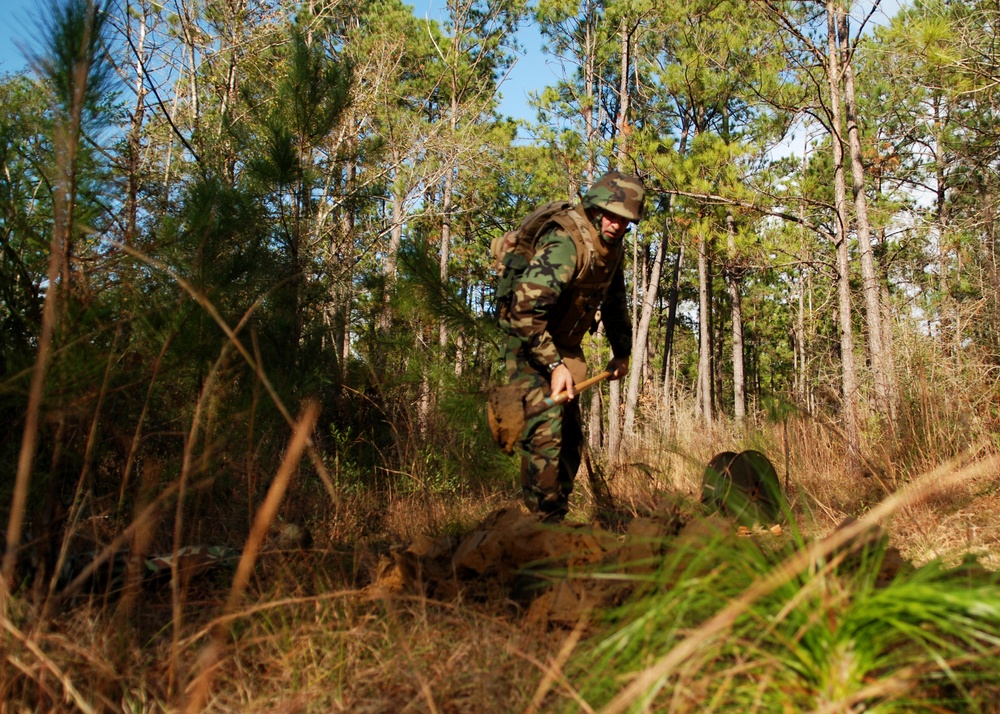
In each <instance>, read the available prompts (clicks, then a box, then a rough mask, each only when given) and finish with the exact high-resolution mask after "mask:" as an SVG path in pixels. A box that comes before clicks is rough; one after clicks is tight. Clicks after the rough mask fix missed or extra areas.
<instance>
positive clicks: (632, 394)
mask: <svg viewBox="0 0 1000 714" xmlns="http://www.w3.org/2000/svg"><path fill="white" fill-rule="evenodd" d="M664 215H665V216H666V218H665V221H667V220H669V215H670V207H669V203H668V205H667V210H666V212H665V214H664ZM666 237H667V229H666V226H664V230H663V241H661V242H660V247H659V248H658V249H657V251H656V254H655V255H654V256H653V267H652V269H651V270H650V274H649V283H648V286H647V288H646V291H645V293H644V294H643V299H642V314H641V315H640V317H639V326H638V329H637V330H636V331H635V339H634V340H633V343H632V344H633V345H634V350H633V352H632V362H631V364H630V365H629V377H628V391H627V394H626V397H625V423H624V425H623V426H624V431H625V433H626V434H629V433H631V432H632V429H633V428H634V427H635V412H636V405H637V404H638V403H639V388H640V387H641V386H642V372H643V365H644V364H645V361H646V345H647V344H648V339H649V325H650V323H651V322H652V320H653V308H654V306H655V305H656V295H657V292H658V289H659V285H660V272H661V270H662V268H663V254H664V252H666Z"/></svg>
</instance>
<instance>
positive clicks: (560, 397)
mask: <svg viewBox="0 0 1000 714" xmlns="http://www.w3.org/2000/svg"><path fill="white" fill-rule="evenodd" d="M610 376H611V372H609V371H607V370H605V371H603V372H601V373H600V374H595V375H594V376H593V377H591V378H590V379H585V380H583V381H582V382H580V383H579V384H577V385H576V393H577V394H580V393H582V392H585V391H586V390H587V389H589V388H590V387H593V386H594V385H595V384H597V383H598V382H603V381H604V380H605V379H607V378H608V377H610ZM568 401H569V392H565V391H563V392H559V394H553V395H552V396H551V397H546V398H545V399H543V400H542V401H541V402H539V403H538V404H536V405H535V406H533V407H531V408H530V409H528V410H527V412H526V413H525V415H524V417H525V419H530V418H531V417H536V416H538V415H539V414H541V413H542V412H544V411H545V410H546V409H551V408H552V407H554V406H556V405H557V404H565V403H566V402H568Z"/></svg>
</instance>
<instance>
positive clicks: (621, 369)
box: [608, 357, 628, 380]
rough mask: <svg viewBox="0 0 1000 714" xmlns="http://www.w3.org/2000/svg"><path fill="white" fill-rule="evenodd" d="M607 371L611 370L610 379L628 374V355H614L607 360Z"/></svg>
mask: <svg viewBox="0 0 1000 714" xmlns="http://www.w3.org/2000/svg"><path fill="white" fill-rule="evenodd" d="M608 371H609V372H611V379H612V380H615V379H621V378H622V377H624V376H625V375H626V374H628V357H615V358H614V359H612V360H611V361H610V362H608Z"/></svg>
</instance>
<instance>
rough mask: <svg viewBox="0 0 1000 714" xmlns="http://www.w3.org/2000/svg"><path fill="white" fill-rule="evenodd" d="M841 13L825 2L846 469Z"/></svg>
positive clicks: (851, 452) (854, 439)
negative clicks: (839, 17)
mask: <svg viewBox="0 0 1000 714" xmlns="http://www.w3.org/2000/svg"><path fill="white" fill-rule="evenodd" d="M838 12H843V10H842V9H840V8H838V7H837V6H835V5H834V0H827V3H826V16H827V17H826V21H827V65H826V72H827V81H828V83H829V86H830V107H829V119H830V133H831V139H832V141H831V144H832V147H833V181H834V209H835V213H836V215H835V222H836V227H835V241H836V246H837V297H838V315H839V321H840V360H841V390H842V395H841V418H842V420H843V429H844V439H845V442H846V444H845V445H846V447H847V454H848V459H849V464H848V465H849V468H851V469H852V470H853V469H854V468H856V466H857V464H858V459H859V456H860V445H861V444H860V435H859V431H858V415H857V399H858V397H857V376H856V374H855V369H854V328H853V327H852V325H851V284H850V261H849V256H848V251H847V183H846V179H845V176H844V144H843V132H842V123H841V116H840V61H839V52H838V47H837V24H836V22H837V13H838Z"/></svg>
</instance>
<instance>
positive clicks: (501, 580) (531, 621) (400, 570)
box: [367, 505, 906, 627]
mask: <svg viewBox="0 0 1000 714" xmlns="http://www.w3.org/2000/svg"><path fill="white" fill-rule="evenodd" d="M850 522H851V519H848V520H847V521H845V522H844V523H843V524H841V526H840V527H841V528H843V527H845V526H847V525H848V524H849V523H850ZM741 537H750V538H754V539H755V540H758V541H759V543H760V545H761V547H768V548H773V549H775V550H782V549H784V548H785V547H787V546H791V542H790V541H788V542H786V541H787V539H786V538H785V536H784V535H783V534H782V530H781V527H780V526H774V527H773V528H771V529H769V530H758V531H751V530H750V529H748V528H746V527H743V526H739V527H737V526H735V525H734V524H733V522H731V521H729V520H727V519H725V518H722V517H719V516H707V517H706V516H703V515H700V514H698V515H694V514H690V513H682V512H681V511H680V510H679V509H678V508H677V507H676V506H672V505H664V506H662V507H661V508H660V509H658V510H657V511H656V512H655V513H653V514H651V515H649V516H646V517H639V518H634V519H633V520H632V521H631V522H630V524H629V527H628V531H627V532H626V533H625V534H623V535H618V534H615V533H611V532H609V531H607V530H604V529H603V528H601V527H600V526H597V525H592V524H561V525H550V524H547V523H544V522H543V521H541V520H540V519H539V517H538V516H537V515H533V514H529V513H526V512H525V511H524V510H523V509H521V508H503V509H500V510H498V511H495V512H493V513H491V514H490V515H489V516H487V517H486V518H485V519H484V520H483V521H482V522H481V523H480V524H479V525H478V526H476V527H475V528H474V529H472V530H471V531H470V532H469V533H466V534H464V535H462V536H450V537H442V538H437V539H432V538H426V537H422V538H418V539H417V540H416V541H414V542H413V543H412V544H410V545H409V546H407V547H397V548H393V549H391V550H390V552H389V554H388V555H385V556H382V558H381V559H380V561H379V565H378V569H377V574H376V576H375V578H373V582H372V584H371V585H370V586H369V587H368V588H367V594H368V595H369V596H370V597H392V596H395V595H422V596H426V597H430V598H434V599H438V600H453V599H458V598H461V599H463V600H465V601H479V602H497V601H500V602H509V603H512V604H514V605H516V606H517V607H518V609H519V610H520V611H521V612H523V617H524V621H525V622H526V624H528V625H533V626H539V627H549V626H563V627H572V626H575V625H576V624H577V623H578V622H579V621H580V620H581V619H582V618H585V617H587V615H588V613H589V612H590V611H592V610H594V609H602V608H607V607H611V606H614V605H616V604H619V603H621V602H622V601H624V599H625V598H626V597H628V596H629V595H631V594H632V592H633V591H634V589H635V588H636V587H639V585H638V583H640V582H641V579H640V578H634V577H614V576H615V575H625V576H635V575H641V574H643V573H650V572H653V571H654V570H655V569H656V568H657V567H658V566H659V565H660V564H661V563H662V562H663V559H664V557H665V555H666V553H667V551H670V552H671V554H672V555H673V556H674V557H675V558H692V557H694V556H695V555H696V554H698V553H699V552H702V551H703V549H704V547H707V546H708V545H709V544H711V543H714V542H718V541H719V539H720V538H721V539H725V538H733V539H736V538H741ZM883 537H884V535H883V534H881V533H880V532H874V533H869V534H868V535H867V536H866V537H865V538H863V539H862V540H863V542H859V543H855V544H854V546H853V547H851V546H850V545H849V546H847V547H846V548H847V550H848V551H850V552H849V553H848V554H847V556H845V557H847V558H848V561H850V560H851V559H853V558H852V557H851V553H856V552H857V548H858V547H863V546H864V545H865V543H869V544H873V543H875V542H876V541H878V540H879V539H880V538H883ZM884 556H885V557H884V560H883V562H882V568H881V571H880V572H879V574H878V581H879V582H878V584H879V585H885V584H888V582H889V581H890V580H891V579H892V578H893V577H894V576H895V574H896V573H897V572H898V571H899V569H900V567H902V566H904V565H906V564H904V563H903V561H902V558H900V556H899V552H898V551H897V550H896V549H895V548H887V549H885V550H884ZM678 565H679V566H680V567H677V568H675V569H674V571H675V572H685V571H686V570H687V568H685V567H683V563H680V564H678ZM599 573H603V574H604V575H605V576H606V577H595V575H596V574H599ZM661 585H662V583H661Z"/></svg>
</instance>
